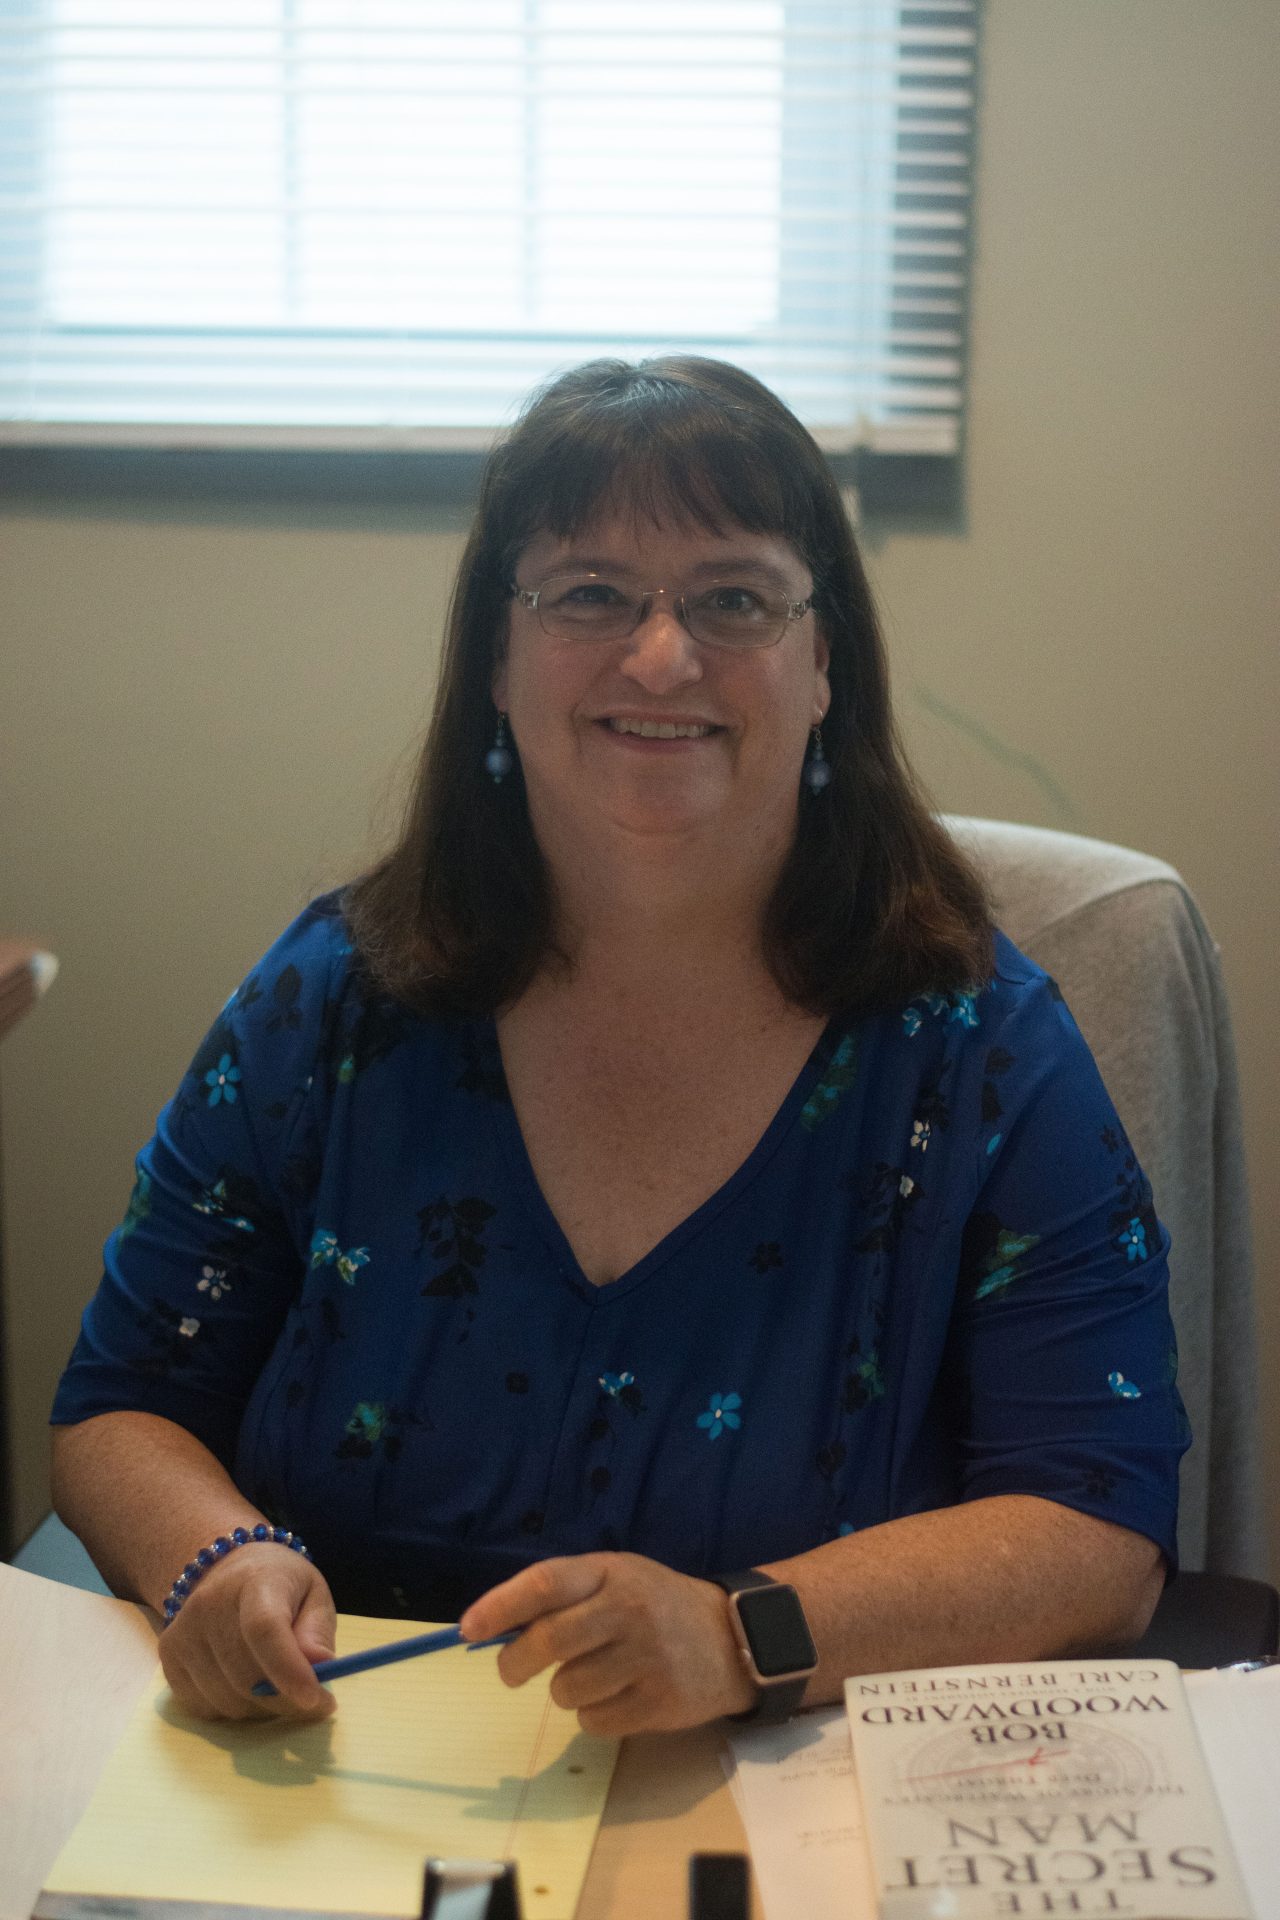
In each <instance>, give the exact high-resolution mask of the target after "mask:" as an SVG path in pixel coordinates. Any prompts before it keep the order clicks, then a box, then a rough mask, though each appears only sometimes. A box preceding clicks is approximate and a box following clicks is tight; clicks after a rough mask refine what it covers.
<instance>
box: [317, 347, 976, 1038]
mask: <svg viewBox="0 0 1280 1920" xmlns="http://www.w3.org/2000/svg"><path fill="white" fill-rule="evenodd" d="M605 507H609V508H619V507H629V508H630V509H631V510H632V511H633V512H634V513H635V514H636V515H637V516H646V517H647V518H649V519H650V520H651V521H652V522H653V523H654V524H656V525H664V524H667V525H669V524H671V523H672V522H673V521H675V522H677V523H680V524H692V525H698V526H703V527H706V528H707V529H708V530H710V531H713V532H716V533H719V532H721V531H722V530H723V528H724V526H725V524H726V523H730V524H732V523H736V524H738V525H739V526H742V527H745V528H747V529H748V530H750V531H752V532H763V533H769V534H772V535H781V536H782V537H783V538H784V539H786V540H787V541H788V542H789V543H790V545H791V546H792V547H793V548H794V549H795V551H796V553H797V554H799V555H800V557H801V558H802V559H803V560H804V562H805V564H806V565H807V566H808V568H809V570H810V572H811V573H812V575H813V580H814V606H815V610H816V612H817V614H818V617H819V619H820V620H821V623H822V630H823V633H824V635H825V637H826V639H827V643H828V645H829V647H830V650H831V660H830V680H831V705H830V708H829V710H828V713H827V716H826V719H825V721H824V722H823V744H824V747H825V750H826V756H827V760H828V762H829V764H830V767H831V781H830V784H829V785H828V786H827V787H826V789H825V790H824V791H823V792H821V793H818V794H809V793H808V792H807V791H806V792H805V793H804V794H803V796H802V803H801V810H800V823H799V830H798V832H797V834H796V838H795V844H794V846H793V847H792V850H791V852H790V854H789V856H788V858H787V860H786V863H785V865H784V867H783V870H782V873H781V875H780V877H779V880H778V883H777V886H776V888H775V891H774V894H773V897H772V899H771V900H770V902H769V904H768V907H767V909H766V913H765V921H764V927H763V941H764V951H765V955H766V958H767V960H768V963H769V966H770V968H771V970H772V972H773V975H774V977H775V979H776V980H777V982H778V984H779V986H780V987H781V989H782V991H783V992H784V993H785V994H786V995H787V997H788V998H789V999H790V1000H792V1001H793V1002H794V1003H795V1004H797V1005H799V1006H803V1007H806V1008H808V1009H810V1010H812V1011H814V1012H826V1013H836V1012H841V1013H849V1014H858V1013H863V1012H868V1011H871V1010H873V1009H876V1008H883V1007H887V1006H893V1005H902V1004H903V1003H905V1002H906V1001H907V1000H910V999H912V998H914V997H915V996H916V995H917V994H919V993H923V992H926V991H933V992H947V991H952V990H959V989H963V988H968V987H973V986H975V985H977V984H978V983H979V982H981V981H982V980H983V979H985V977H986V976H987V974H988V972H989V970H990V965H991V927H990V919H989V914H988V910H987V903H986V899H985V896H984V893H983V889H982V885H981V882H980V881H979V880H978V878H977V876H976V874H975V873H974V871H973V869H972V868H971V867H970V865H969V864H968V862H967V861H966V860H965V859H964V858H963V856H962V855H961V854H960V853H959V852H958V850H957V849H956V847H955V845H954V844H953V842H952V841H951V839H950V838H949V837H948V835H947V834H946V833H945V832H944V831H943V829H942V828H941V827H940V826H939V825H938V823H937V821H936V820H935V819H934V818H933V816H932V814H931V813H930V811H929V809H928V806H927V804H926V803H925V801H924V799H923V797H922V795H921V793H920V792H919V790H918V788H917V786H916V784H915V781H914V779H913V776H912V774H911V772H910V770H909V768H908V766H907V763H906V760H905V758H904V755H903V753H902V749H901V746H900V744H899V742H898V738H897V734H896V731H895V728H894V724H893V717H892V713H891V710H890V704H889V682H888V670H887V665H886V661H885V654H884V646H883V642H882V640H881V637H880V632H879V628H878V625H877V622H876V616H875V609H874V606H873V604H872V599H871V593H870V589H869V587H868V585H867V580H866V575H865V574H864V572H863V569H862V563H861V560H860V559H859V556H858V551H857V548H856V546H855V544H854V539H853V535H852V532H851V530H850V527H849V522H848V518H847V516H846V514H845V511H844V507H843V503H842V501H841V498H840V492H839V489H838V487H837V486H836V484H835V480H834V478H833V476H832V473H831V470H830V467H829V466H828V464H827V462H826V460H825V458H824V457H823V455H822V453H821V451H820V449H819V448H818V446H817V444H816V443H815V441H814V440H813V439H812V438H811V436H810V435H809V434H808V433H807V432H806V430H805V429H804V427H802V426H801V424H800V422H799V421H798V420H797V419H796V417H795V415H794V414H792V413H791V412H790V411H789V410H788V409H787V408H786V407H785V406H783V404H782V402H781V401H780V400H778V399H777V398H776V397H775V395H773V394H772V393H770V392H769V390H768V388H767V387H764V386H762V385H761V384H760V382H759V381H757V380H755V379H753V378H752V377H751V375H750V374H746V373H743V372H742V371H741V370H740V369H739V368H736V367H731V366H727V365H725V364H724V363H723V362H721V361H717V360H703V359H697V358H694V357H692V356H687V357H686V356H670V357H667V358H664V359H660V360H647V361H644V362H642V363H641V364H640V365H639V366H632V365H629V364H627V363H626V362H625V361H620V360H594V361H591V362H590V363H589V364H588V365H586V366H582V367H577V368H575V369H574V370H573V371H572V372H570V373H566V374H564V375H562V376H561V377H560V378H558V379H556V380H554V381H552V382H551V383H550V384H548V385H547V386H545V387H544V388H542V389H541V390H540V391H539V392H537V393H535V394H534V395H533V397H532V399H531V400H530V401H529V403H528V404H527V406H526V407H525V409H524V412H523V413H522V415H521V417H520V419H519V421H518V423H517V425H516V426H515V428H514V429H513V431H512V432H511V433H510V435H509V436H508V437H507V438H506V439H505V440H504V441H502V442H501V443H500V444H499V445H498V446H497V447H496V448H495V450H494V452H493V454H492V455H491V456H490V459H489V461H488V463H487V465H486V468H485V473H484V478H483V481H482V483H481V488H480V500H479V507H478V511H477V513H476V518H475V522H474V525H473V527H472V530H471V536H470V539H469V540H468V542H467V547H466V551H465V552H464V554H463V556H462V561H461V565H460V566H459V569H458V577H457V581H456V584H455V588H454V595H453V600H452V604H451V606H450V610H449V618H448V626H447V629H446V635H445V645H444V657H443V662H442V667H441V675H440V683H439V688H438V692H437V696H436V703H435V709H434V714H433V717H432V721H431V725H430V729H429V732H428V735H427V741H426V745H425V748H424V750H423V754H422V758H421V762H420V764H419V767H418V772H417V777H416V780H415V784H414V788H413V792H412V795H411V797H410V801H409V805H408V809H407V812H406V817H405V822H404V828H403V831H402V833H401V835H400V839H399V841H398V842H397V844H396V845H395V846H394V847H393V848H392V850H391V851H390V853H388V854H387V855H386V857H385V858H384V859H383V860H381V861H380V862H379V863H378V865H377V866H375V867H374V868H372V869H371V870H370V871H369V872H368V873H366V874H364V875H363V876H362V877H361V878H360V879H359V880H357V881H355V882H353V883H352V885H351V886H350V887H348V889H347V890H346V893H345V896H344V901H343V905H344V908H345V911H346V915H347V919H348V922H349V924H350V927H351V931H352V935H353V938H354V940H355V943H356V946H357V948H358V949H359V951H360V953H361V955H362V957H363V959H364V962H365V965H366V966H367V968H368V969H369V971H370V973H371V974H372V976H373V978H374V980H375V981H376V982H377V983H378V984H379V985H380V986H381V987H382V988H384V989H385V990H386V991H388V992H389V993H391V994H392V995H394V996H395V997H396V998H397V999H399V1000H402V1001H403V1002H405V1003H406V1004H408V1005H409V1006H412V1007H414V1008H416V1009H418V1010H419V1011H422V1012H424V1013H441V1012H446V1011H456V1012H467V1013H482V1012H483V1013H492V1012H494V1011H496V1009H497V1008H499V1007H500V1006H502V1005H504V1004H506V1003H509V1002H510V1001H512V1000H514V999H515V998H516V997H517V996H518V995H519V994H520V993H521V992H522V991H523V990H524V988H525V987H526V986H527V985H528V984H529V982H530V980H531V979H532V978H533V976H534V974H535V973H536V972H537V970H538V968H539V967H540V966H541V965H543V964H544V963H545V961H546V960H547V959H548V958H550V957H551V956H553V955H554V954H555V953H556V951H557V950H556V946H555V934H554V907H553V898H552V887H551V880H550V876H549V874H548V871H547V867H546V863H545V862H544V860H543V858H542V854H541V852H540V850H539V847H538V844H537V841H536V840H535V838H534V834H533V829H532V826H531V824H530V820H529V812H528V807H527V804H526V801H525V793H524V782H523V779H522V777H521V774H520V769H519V765H518V762H517V764H516V766H515V767H514V768H513V770H512V772H511V773H510V774H509V775H508V776H507V777H506V779H504V780H503V781H502V782H501V784H500V785H499V784H495V782H494V781H493V780H492V779H491V778H490V776H489V774H488V773H487V772H486V771H485V767H484V756H485V752H486V750H487V748H488V747H489V746H490V745H491V744H492V741H493V734H494V727H495V721H496V714H495V709H494V705H493V698H492V694H491V692H490V687H491V682H492V677H493V672H494V668H495V665H496V664H497V661H498V658H499V655H500V651H501V648H502V646H503V645H504V641H505V634H506V621H507V600H508V588H509V584H510V582H511V580H512V578H513V577H514V570H515V565H516V562H517V560H518V558H519V556H520V554H521V553H522V552H523V550H524V548H525V547H526V546H527V545H528V544H529V542H530V540H531V539H533V537H534V536H535V535H536V534H538V533H540V532H543V531H547V532H550V533H552V534H554V535H555V536H556V537H558V538H561V539H565V538H572V537H573V536H575V535H576V534H577V533H579V532H580V531H581V530H582V528H583V527H585V526H586V525H588V524H589V522H590V520H591V519H592V517H593V516H594V515H595V514H597V513H598V512H599V511H600V510H601V509H602V508H605Z"/></svg>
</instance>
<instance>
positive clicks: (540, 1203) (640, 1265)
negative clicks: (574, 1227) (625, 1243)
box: [482, 1019, 846, 1306]
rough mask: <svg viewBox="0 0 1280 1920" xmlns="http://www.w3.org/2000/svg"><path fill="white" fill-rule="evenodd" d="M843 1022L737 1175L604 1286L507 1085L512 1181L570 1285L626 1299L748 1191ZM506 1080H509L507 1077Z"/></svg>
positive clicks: (823, 1040) (502, 1108)
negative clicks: (577, 1241)
mask: <svg viewBox="0 0 1280 1920" xmlns="http://www.w3.org/2000/svg"><path fill="white" fill-rule="evenodd" d="M845 1025H846V1023H845V1022H842V1021H841V1020H839V1019H832V1020H829V1021H828V1022H827V1024H826V1026H825V1027H824V1028H823V1030H822V1032H821V1033H820V1034H819V1035H818V1037H817V1039H816V1040H815V1041H814V1043H813V1046H812V1048H811V1050H810V1052H809V1056H808V1058H807V1059H806V1060H805V1062H804V1065H803V1066H802V1067H801V1069H800V1071H799V1073H798V1074H797V1075H796V1077H795V1079H794V1080H793V1081H792V1083H791V1086H790V1088H789V1089H788V1091H787V1092H786V1094H785V1095H784V1096H783V1099H782V1102H781V1104H780V1105H779V1107H778V1108H777V1110H776V1112H775V1113H774V1115H773V1117H772V1119H771V1120H770V1121H769V1123H768V1125H767V1126H766V1127H765V1130H764V1132H763V1133H762V1134H761V1135H760V1138H759V1139H758V1140H757V1141H756V1144H755V1146H754V1147H752V1149H751V1151H750V1152H749V1153H748V1154H747V1156H746V1158H745V1160H743V1161H742V1162H741V1164H740V1165H739V1166H737V1167H735V1169H734V1170H733V1172H732V1173H731V1174H729V1175H728V1177H727V1178H726V1179H725V1180H724V1181H722V1182H721V1184H720V1185H719V1186H718V1187H717V1188H716V1189H715V1191H714V1192H713V1193H711V1194H708V1196H707V1198H706V1199H705V1200H703V1201H701V1202H700V1203H699V1205H698V1206H696V1207H695V1208H694V1210H693V1212H692V1213H690V1214H687V1215H686V1216H685V1218H684V1219H683V1220H681V1221H679V1222H677V1224H676V1225H675V1226H674V1227H672V1228H671V1229H670V1231H669V1232H667V1233H665V1234H664V1235H663V1236H662V1238H661V1239H660V1240H658V1241H657V1242H656V1243H655V1244H654V1245H653V1246H652V1247H650V1249H649V1250H648V1252H647V1253H644V1254H642V1255H641V1256H640V1258H639V1259H638V1260H637V1261H636V1262H635V1263H634V1264H633V1265H632V1266H630V1267H628V1268H627V1269H626V1270H625V1271H624V1272H623V1273H620V1274H618V1275H617V1276H616V1277H615V1278H614V1279H612V1280H604V1281H601V1282H600V1283H599V1284H597V1283H596V1282H595V1281H594V1280H591V1279H589V1278H588V1276H587V1273H586V1271H585V1270H584V1268H583V1266H582V1263H581V1262H580V1260H579V1259H578V1256H577V1254H576V1253H575V1252H574V1250H573V1246H572V1244H571V1242H570V1240H569V1237H568V1235H567V1234H566V1233H565V1231H564V1228H563V1227H562V1226H561V1225H560V1221H559V1219H558V1218H557V1216H556V1214H555V1213H554V1212H553V1210H552V1208H551V1205H550V1203H549V1202H548V1200H547V1197H546V1195H545V1194H544V1193H543V1191H542V1186H541V1184H540V1182H539V1180H538V1176H537V1174H536V1173H535V1172H534V1170H533V1161H532V1159H531V1158H530V1155H529V1149H528V1147H527V1145H526V1143H525V1137H524V1132H523V1129H522V1128H521V1125H520V1120H519V1116H518V1115H517V1113H516V1109H515V1102H514V1101H513V1100H512V1099H511V1097H510V1092H509V1090H508V1092H507V1097H506V1098H505V1099H503V1100H501V1101H499V1102H495V1103H494V1104H493V1105H492V1107H491V1109H490V1112H491V1115H492V1121H493V1125H494V1128H495V1130H496V1132H497V1135H498V1139H499V1144H500V1146H501V1150H502V1155H503V1158H504V1160H505V1161H506V1164H507V1170H508V1172H509V1173H510V1175H511V1177H512V1182H513V1185H514V1187H515V1189H516V1191H517V1193H518V1195H519V1197H520V1199H521V1201H522V1203H523V1205H524V1207H525V1208H526V1210H527V1212H528V1214H529V1216H530V1218H531V1219H532V1221H533V1223H534V1226H535V1227H536V1229H537V1231H538V1233H539V1235H540V1237H541V1239H542V1240H543V1242H544V1243H545V1245H546V1247H547V1249H548V1251H549V1253H550V1254H551V1256H552V1259H553V1261H554V1263H555V1266H556V1268H557V1271H558V1272H559V1273H560V1274H561V1275H562V1276H563V1278H564V1279H565V1280H566V1281H567V1282H568V1284H569V1285H570V1286H571V1287H572V1288H573V1290H574V1291H575V1292H576V1293H579V1294H581V1295H583V1296H584V1297H585V1298H587V1299H589V1300H591V1301H593V1302H596V1303H597V1304H599V1305H601V1306H603V1305H605V1304H606V1303H608V1302H609V1301H612V1300H618V1299H621V1298H622V1297H623V1296H624V1295H626V1294H629V1293H632V1292H634V1290H635V1289H636V1288H637V1287H640V1286H643V1285H644V1283H645V1282H646V1281H647V1280H649V1279H650V1278H651V1277H652V1276H653V1274H655V1273H656V1272H657V1271H658V1269H659V1268H661V1267H663V1266H665V1265H666V1263H667V1261H669V1260H671V1259H673V1258H674V1256H675V1255H676V1254H677V1253H679V1251H680V1250H681V1248H682V1247H684V1246H685V1245H686V1244H687V1243H688V1241H690V1240H692V1239H693V1238H694V1237H695V1236H696V1235H697V1234H699V1233H701V1232H703V1231H704V1230H705V1229H706V1228H707V1227H708V1226H709V1225H710V1224H711V1222H712V1221H713V1220H714V1219H715V1218H716V1216H717V1215H718V1214H720V1213H723V1212H724V1211H725V1209H726V1208H727V1207H729V1206H731V1205H732V1204H733V1202H734V1200H736V1199H737V1197H738V1195H739V1194H740V1193H741V1192H742V1191H743V1189H744V1188H745V1187H748V1186H750V1184H751V1183H752V1182H753V1181H754V1180H755V1179H756V1178H757V1176H758V1175H759V1174H760V1172H761V1171H762V1170H763V1168H764V1167H765V1166H766V1165H767V1164H768V1162H769V1161H770V1160H771V1159H772V1158H773V1156H774V1154H775V1153H776V1152H777V1150H778V1148H779V1147H780V1146H781V1145H782V1142H783V1141H784V1140H785V1138H786V1137H787V1135H788V1134H789V1133H790V1131H791V1129H792V1127H793V1126H794V1124H795V1122H796V1120H797V1119H798V1117H799V1115H800V1113H801V1112H802V1111H803V1109H804V1106H805V1103H806V1102H807V1100H808V1098H809V1095H810V1094H811V1092H812V1091H813V1088H814V1086H815V1085H816V1084H817V1082H818V1080H819V1079H820V1078H821V1076H822V1074H823V1073H824V1071H825V1070H826V1068H827V1067H828V1066H829V1065H830V1063H831V1059H832V1056H833V1055H834V1053H835V1051H836V1048H837V1046H838V1045H839V1042H840V1040H841V1038H842V1036H843V1033H844V1031H845ZM482 1026H483V1028H484V1032H485V1042H486V1047H487V1048H489V1049H492V1055H491V1057H492V1058H493V1059H494V1060H496V1061H497V1062H498V1063H499V1068H500V1070H501V1061H502V1049H501V1047H500V1045H499V1043H498V1029H497V1023H496V1021H494V1020H492V1019H489V1020H488V1021H486V1022H483V1023H482ZM503 1080H504V1085H505V1074H504V1075H503Z"/></svg>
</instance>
